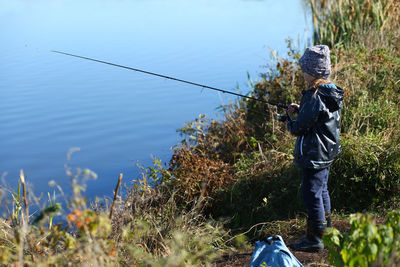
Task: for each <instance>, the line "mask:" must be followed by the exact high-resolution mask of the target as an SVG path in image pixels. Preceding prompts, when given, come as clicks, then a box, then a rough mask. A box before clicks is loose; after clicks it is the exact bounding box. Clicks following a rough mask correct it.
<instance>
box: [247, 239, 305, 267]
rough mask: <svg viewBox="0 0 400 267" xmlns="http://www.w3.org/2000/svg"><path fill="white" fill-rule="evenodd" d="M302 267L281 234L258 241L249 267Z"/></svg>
mask: <svg viewBox="0 0 400 267" xmlns="http://www.w3.org/2000/svg"><path fill="white" fill-rule="evenodd" d="M278 266H279V267H285V266H288V267H302V266H303V265H302V264H301V263H300V262H299V261H298V260H297V259H296V257H295V256H294V255H293V254H292V253H291V252H290V251H289V249H288V248H287V247H286V245H285V242H283V239H282V237H281V236H279V235H275V236H272V237H268V238H267V240H266V242H264V241H257V242H256V247H255V249H254V252H253V255H252V256H251V261H250V266H249V267H278Z"/></svg>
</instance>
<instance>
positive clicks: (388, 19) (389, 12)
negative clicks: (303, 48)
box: [308, 0, 400, 48]
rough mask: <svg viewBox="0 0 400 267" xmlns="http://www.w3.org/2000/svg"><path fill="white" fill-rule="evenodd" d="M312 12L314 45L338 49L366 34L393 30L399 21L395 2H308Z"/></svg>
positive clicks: (399, 6)
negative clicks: (318, 44)
mask: <svg viewBox="0 0 400 267" xmlns="http://www.w3.org/2000/svg"><path fill="white" fill-rule="evenodd" d="M308 2H309V3H310V5H311V9H312V21H313V25H314V42H316V43H321V44H326V45H329V46H330V47H332V48H334V47H337V48H340V47H343V46H347V45H348V44H350V43H351V42H353V41H354V40H355V39H357V38H359V37H360V36H362V35H364V34H365V33H367V32H369V31H370V30H371V29H372V30H373V31H374V34H375V35H380V34H382V33H385V32H386V33H388V32H390V31H392V30H396V27H397V26H398V25H399V22H400V16H399V11H400V3H399V2H398V1H397V0H337V1H329V0H308Z"/></svg>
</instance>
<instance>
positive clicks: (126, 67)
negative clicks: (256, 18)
mask: <svg viewBox="0 0 400 267" xmlns="http://www.w3.org/2000/svg"><path fill="white" fill-rule="evenodd" d="M50 52H53V53H57V54H61V55H66V56H70V57H76V58H80V59H85V60H90V61H94V62H98V63H102V64H107V65H111V66H114V67H118V68H123V69H128V70H133V71H137V72H141V73H145V74H149V75H153V76H158V77H161V78H164V79H169V80H173V81H177V82H181V83H187V84H190V85H194V86H199V87H202V88H203V89H204V88H205V89H211V90H214V91H218V92H222V93H224V94H231V95H235V96H240V97H243V98H247V99H251V100H255V101H260V102H263V103H267V104H270V105H273V106H276V107H279V108H284V109H287V108H288V106H287V105H284V104H280V103H274V102H271V101H266V100H263V99H260V98H255V97H252V96H247V95H242V94H239V93H235V92H231V91H227V90H223V89H219V88H216V87H212V86H208V85H204V84H200V83H195V82H191V81H186V80H182V79H178V78H175V77H171V76H167V75H163V74H159V73H155V72H151V71H146V70H141V69H137V68H132V67H128V66H124V65H120V64H115V63H111V62H107V61H103V60H99V59H95V58H90V57H84V56H79V55H74V54H70V53H66V52H63V51H57V50H50Z"/></svg>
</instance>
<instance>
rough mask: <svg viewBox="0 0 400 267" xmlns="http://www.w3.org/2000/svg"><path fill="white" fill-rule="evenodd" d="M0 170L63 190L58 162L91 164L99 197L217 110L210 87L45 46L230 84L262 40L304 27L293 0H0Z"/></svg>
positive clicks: (256, 60) (262, 60)
mask: <svg viewBox="0 0 400 267" xmlns="http://www.w3.org/2000/svg"><path fill="white" fill-rule="evenodd" d="M0 6H1V7H0V29H1V43H0V62H1V63H0V129H1V131H0V175H2V178H3V183H5V184H8V185H9V186H11V187H13V188H15V187H16V184H17V180H18V173H19V170H20V169H23V170H24V171H25V173H26V176H27V179H28V181H29V183H30V185H31V187H32V188H33V190H34V192H35V194H36V195H39V194H40V193H41V192H47V191H52V190H53V189H52V188H50V187H49V186H48V182H49V181H50V180H54V181H56V183H58V184H59V185H61V186H62V187H63V189H64V190H65V191H66V192H68V191H69V185H70V183H69V180H68V178H67V176H66V175H65V170H64V163H65V162H66V155H67V151H68V150H69V149H70V148H72V147H79V148H80V149H81V151H80V152H77V153H74V154H73V156H72V160H71V163H72V165H73V166H75V167H81V168H89V169H91V170H93V171H95V172H96V173H97V174H98V179H97V180H96V181H90V182H89V183H88V190H87V196H88V197H90V198H93V197H94V196H100V197H103V196H110V195H111V194H112V191H113V188H114V186H115V183H116V179H117V177H118V174H119V173H120V172H122V173H123V174H124V181H125V182H126V183H128V182H129V181H131V180H132V179H133V178H136V177H137V176H138V174H139V169H138V167H137V166H136V164H137V163H139V164H141V165H144V166H149V165H150V164H151V162H152V158H151V155H154V156H156V157H159V158H161V159H162V160H163V162H168V159H169V157H170V156H171V154H172V152H171V150H170V147H171V146H173V145H175V144H176V143H177V141H178V140H179V135H178V134H177V132H176V129H177V128H180V127H182V126H183V125H184V123H185V122H187V121H190V120H193V119H194V118H196V117H197V116H198V115H199V114H207V116H209V117H213V118H215V117H217V118H218V114H217V111H216V107H218V106H219V105H221V104H222V103H227V102H228V101H229V100H230V99H231V98H229V97H226V96H222V95H219V94H218V93H217V92H214V91H209V90H202V89H201V88H197V87H193V86H190V85H186V84H180V83H177V82H173V81H169V80H165V79H160V78H157V77H152V76H147V75H145V74H140V73H136V72H132V71H127V70H124V69H119V68H115V67H111V66H107V65H102V64H98V63H94V62H90V61H84V60H79V59H76V58H71V57H66V56H62V55H58V54H54V53H50V52H48V49H54V50H62V51H66V52H70V53H75V54H79V55H83V56H88V57H94V58H98V59H101V60H106V61H111V62H114V63H117V64H122V65H128V66H131V67H135V68H141V69H145V70H149V71H153V72H159V73H163V74H166V75H170V76H175V77H178V78H181V79H187V80H190V81H193V82H198V83H204V84H207V85H210V86H215V87H219V88H223V89H226V90H236V86H237V85H239V86H240V88H241V92H242V93H246V92H247V91H248V88H247V87H246V84H247V74H246V73H247V72H249V73H250V74H251V76H252V77H253V78H257V75H258V73H260V72H262V71H263V68H262V66H263V65H265V64H267V62H268V60H269V54H270V50H269V49H270V48H271V49H274V50H277V51H278V52H279V53H280V54H283V53H284V52H285V51H286V44H285V42H284V40H285V39H286V38H288V37H291V38H293V39H297V38H298V36H306V35H305V34H306V33H305V30H306V19H305V15H304V12H305V11H304V8H303V1H302V0H281V1H272V0H264V1H262V0H259V1H249V0H247V1H245V0H131V1H128V0H125V1H124V0H119V1H116V0H115V1H111V0H110V1H106V0H104V1H101V0H98V1H88V0H85V1H62V0H60V1H22V0H8V1H7V0H6V1H4V0H0Z"/></svg>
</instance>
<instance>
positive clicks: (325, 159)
mask: <svg viewBox="0 0 400 267" xmlns="http://www.w3.org/2000/svg"><path fill="white" fill-rule="evenodd" d="M299 63H300V67H301V69H302V71H303V77H304V79H305V80H306V81H307V83H308V85H309V89H307V90H303V92H302V94H303V97H302V99H301V102H300V105H297V104H291V105H290V106H289V108H288V113H289V114H294V113H296V112H298V116H297V118H296V119H295V120H289V122H288V123H287V126H288V129H289V131H290V133H291V134H293V135H296V136H297V141H296V145H295V150H294V154H295V160H294V161H295V163H296V165H298V166H300V167H301V168H302V171H303V184H302V191H303V201H304V204H305V206H306V207H307V210H308V220H307V234H306V236H305V237H304V238H303V239H302V240H301V241H299V242H296V243H293V244H290V245H289V247H290V248H291V249H293V250H300V251H308V252H320V251H322V249H323V248H324V246H323V243H322V235H323V233H324V230H325V223H326V224H327V226H328V227H330V226H331V225H330V224H331V222H330V212H331V206H330V205H331V203H330V198H329V192H328V188H327V183H328V175H329V169H330V166H331V164H332V162H333V160H334V159H335V157H336V156H337V155H338V154H339V153H340V152H341V147H340V141H339V119H340V109H341V107H342V100H343V95H344V91H343V90H342V89H341V88H339V87H337V86H335V85H334V84H333V83H332V82H330V81H329V80H328V79H329V76H330V74H331V66H330V65H331V64H330V63H331V62H330V51H329V48H328V47H327V46H326V45H316V46H312V47H308V48H307V49H306V51H305V53H304V55H303V56H302V57H301V58H300V61H299Z"/></svg>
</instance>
